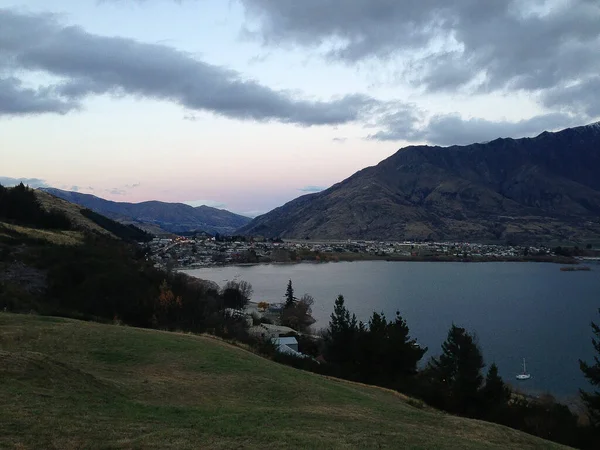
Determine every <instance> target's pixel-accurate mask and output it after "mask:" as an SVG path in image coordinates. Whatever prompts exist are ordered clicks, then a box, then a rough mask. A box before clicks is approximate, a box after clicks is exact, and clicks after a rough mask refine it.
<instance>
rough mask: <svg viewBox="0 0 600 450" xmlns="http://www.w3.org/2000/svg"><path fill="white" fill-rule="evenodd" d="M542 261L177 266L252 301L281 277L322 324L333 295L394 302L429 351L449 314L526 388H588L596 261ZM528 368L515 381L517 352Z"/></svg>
mask: <svg viewBox="0 0 600 450" xmlns="http://www.w3.org/2000/svg"><path fill="white" fill-rule="evenodd" d="M559 268H560V266H559V265H556V264H548V263H505V262H501V263H438V262H385V261H369V262H345V263H329V264H309V263H305V264H293V265H256V266H229V267H219V268H204V269H197V270H189V271H185V272H186V273H188V274H190V275H193V276H195V277H198V278H203V279H206V280H212V281H215V282H217V283H219V284H220V285H222V284H223V283H224V282H225V281H227V280H232V279H240V280H246V281H248V282H250V283H251V284H252V286H253V287H254V295H253V298H252V300H253V301H262V300H264V301H267V302H270V303H274V302H282V301H283V300H284V293H285V289H286V285H287V282H288V280H290V279H291V280H292V283H293V286H294V291H295V293H296V296H297V297H300V296H301V295H302V294H303V293H309V294H311V295H312V296H313V297H314V298H315V305H314V307H313V316H314V317H315V319H317V323H316V327H319V328H320V327H326V326H327V324H328V321H329V315H330V314H331V312H332V310H333V303H334V300H335V298H336V297H337V295H338V294H343V295H344V298H345V299H346V306H347V307H348V308H349V309H350V311H351V312H353V313H355V314H356V316H357V317H358V318H359V319H360V320H363V321H367V320H368V318H369V316H370V315H371V313H372V312H373V311H383V312H384V313H385V314H386V316H387V317H388V319H391V318H393V317H394V314H395V311H396V310H399V311H400V313H401V314H402V316H403V317H404V318H405V319H406V321H407V323H408V326H409V327H410V331H411V336H413V337H415V338H416V339H417V340H418V342H419V343H420V344H421V345H425V346H427V347H429V351H428V352H427V354H426V355H425V358H426V359H427V358H429V357H430V356H434V355H438V354H439V353H440V346H441V344H442V342H443V341H444V339H445V338H446V334H447V332H448V329H449V327H450V326H451V324H452V323H453V322H454V323H455V324H457V325H460V326H463V327H465V328H467V330H469V331H470V332H474V333H476V335H477V337H478V340H479V344H480V346H481V348H482V350H483V355H484V358H485V362H486V363H488V364H490V363H492V362H496V364H497V365H498V367H499V370H500V374H501V375H502V376H503V378H504V379H505V381H507V382H509V383H511V384H513V385H516V386H518V387H519V388H521V389H522V390H524V391H527V392H530V393H534V394H537V393H541V392H551V393H552V394H554V395H555V396H557V397H559V398H562V399H567V398H569V397H575V396H576V395H577V392H578V388H580V387H583V388H585V389H587V390H590V389H591V386H590V385H589V384H587V383H586V381H585V379H584V378H583V375H582V374H581V372H580V370H579V364H578V359H579V358H582V359H585V360H587V361H592V358H593V356H594V351H593V347H592V343H591V338H592V330H591V327H590V321H592V320H594V321H595V322H598V321H600V315H599V314H598V308H600V265H593V266H592V271H590V272H561V271H560V270H559ZM523 357H525V358H527V369H528V372H529V373H531V374H532V378H531V380H529V381H526V382H519V383H517V382H516V380H515V378H514V376H515V374H517V373H519V372H520V370H521V361H522V358H523Z"/></svg>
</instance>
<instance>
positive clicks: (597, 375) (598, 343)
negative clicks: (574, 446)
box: [579, 309, 600, 429]
mask: <svg viewBox="0 0 600 450" xmlns="http://www.w3.org/2000/svg"><path fill="white" fill-rule="evenodd" d="M598 312H600V309H598ZM591 326H592V332H593V334H594V335H595V336H596V338H592V345H593V346H594V349H595V350H596V353H597V354H598V356H594V364H591V365H590V364H588V363H586V362H585V361H582V360H579V367H580V368H581V371H582V372H583V374H584V375H585V377H586V378H587V380H588V381H589V382H590V383H591V384H592V386H596V387H600V326H598V325H597V324H595V323H594V322H592V323H591ZM579 392H580V394H581V399H582V400H583V402H584V403H585V405H586V406H587V409H588V414H589V416H590V422H591V423H592V425H593V426H594V427H596V428H598V429H600V391H598V390H595V391H594V392H585V391H584V390H582V389H580V390H579Z"/></svg>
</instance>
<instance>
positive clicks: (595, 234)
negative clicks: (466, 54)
mask: <svg viewBox="0 0 600 450" xmlns="http://www.w3.org/2000/svg"><path fill="white" fill-rule="evenodd" d="M238 232H240V233H246V234H254V235H263V236H266V237H275V236H279V237H284V238H292V237H293V238H307V237H308V238H311V239H317V238H324V239H346V238H359V239H360V238H362V239H435V240H461V241H469V240H470V241H499V242H507V241H509V242H510V241H513V242H515V243H517V242H549V241H556V242H579V241H582V240H583V241H585V240H596V241H600V123H599V124H593V125H588V126H584V127H577V128H571V129H566V130H563V131H560V132H556V133H549V132H544V133H542V134H540V135H539V136H537V137H535V138H524V139H496V140H494V141H491V142H487V143H481V144H473V145H467V146H452V147H445V148H442V147H430V146H410V147H406V148H403V149H401V150H399V151H398V152H397V153H395V154H394V155H392V156H391V157H389V158H387V159H385V160H384V161H382V162H380V163H379V164H378V165H376V166H374V167H369V168H366V169H363V170H361V171H359V172H357V173H356V174H354V175H352V176H351V177H350V178H347V179H346V180H344V181H342V182H341V183H338V184H336V185H334V186H332V187H331V188H329V189H327V190H325V191H322V192H319V193H316V194H309V195H305V196H302V197H299V198H297V199H295V200H293V201H291V202H289V203H287V204H285V205H283V206H281V207H279V208H276V209H274V210H273V211H271V212H269V213H267V214H264V215H262V216H259V217H257V218H255V219H254V220H252V221H251V222H250V223H249V224H247V225H245V226H243V227H242V228H241V229H240V230H238Z"/></svg>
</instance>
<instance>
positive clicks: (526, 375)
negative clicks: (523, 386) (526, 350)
mask: <svg viewBox="0 0 600 450" xmlns="http://www.w3.org/2000/svg"><path fill="white" fill-rule="evenodd" d="M515 378H516V379H517V380H529V379H530V378H531V374H529V373H527V367H526V366H525V358H523V373H520V374H518V375H517V376H516V377H515Z"/></svg>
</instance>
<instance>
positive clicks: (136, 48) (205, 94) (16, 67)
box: [0, 9, 378, 126]
mask: <svg viewBox="0 0 600 450" xmlns="http://www.w3.org/2000/svg"><path fill="white" fill-rule="evenodd" d="M0 30H2V31H1V33H0V60H4V61H9V66H8V67H9V69H10V70H12V72H13V77H12V78H5V79H3V80H2V83H3V84H2V87H0V92H2V95H3V96H5V97H6V98H4V97H2V98H0V99H1V100H3V101H0V114H4V115H17V114H29V113H41V112H55V113H61V114H63V113H65V112H68V111H71V110H73V109H78V108H80V107H81V102H82V101H83V100H84V99H85V98H86V97H89V96H94V95H113V96H122V95H131V96H136V97H141V98H144V97H148V98H153V99H160V100H165V101H170V102H173V103H177V104H179V105H181V106H182V107H184V108H186V109H187V110H190V111H208V112H211V113H213V114H217V115H220V116H224V117H228V118H231V119H239V120H252V121H260V122H265V121H278V122H283V123H293V124H298V125H302V126H311V125H328V124H329V125H331V124H343V123H349V122H354V121H357V120H359V119H360V118H361V117H363V116H365V115H367V114H369V113H370V111H371V110H372V108H374V107H376V106H378V102H377V101H376V100H374V99H372V98H370V97H368V96H365V95H359V94H356V95H347V96H344V97H338V98H335V99H331V100H329V101H321V100H309V99H301V98H298V97H297V96H295V95H293V94H292V93H290V92H287V91H277V90H273V89H270V88H269V87H267V86H264V85H261V84H259V83H257V82H256V81H253V80H249V79H245V78H244V77H243V76H242V74H240V73H238V72H236V71H233V70H229V69H226V68H223V67H220V66H215V65H211V64H208V63H205V62H203V61H200V60H198V59H196V58H194V57H192V56H191V55H189V54H188V53H185V52H182V51H179V50H176V49H174V48H172V47H169V46H166V45H159V44H148V43H143V42H139V41H136V40H133V39H126V38H119V37H104V36H99V35H95V34H92V33H88V32H86V31H85V30H83V29H82V28H80V27H76V26H65V25H63V24H61V23H60V22H59V21H58V19H57V17H56V16H54V15H51V14H21V13H17V12H15V11H13V10H10V9H0ZM34 72H35V73H39V72H42V73H45V74H46V75H49V76H51V77H54V78H59V79H60V81H57V82H55V83H54V84H50V85H46V86H43V87H39V88H37V89H26V88H23V86H22V82H21V81H19V79H17V78H15V76H16V74H17V73H18V74H21V73H26V74H27V73H34ZM192 115H193V114H192Z"/></svg>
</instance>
